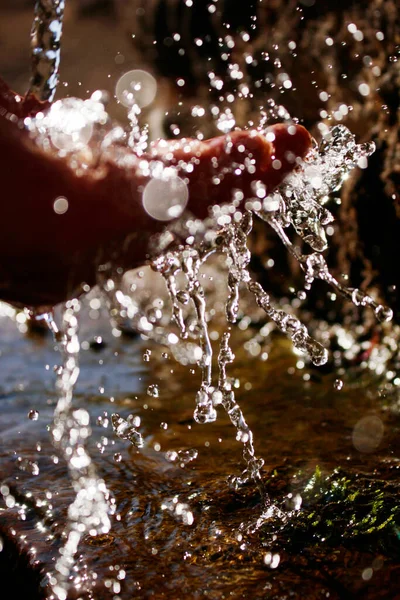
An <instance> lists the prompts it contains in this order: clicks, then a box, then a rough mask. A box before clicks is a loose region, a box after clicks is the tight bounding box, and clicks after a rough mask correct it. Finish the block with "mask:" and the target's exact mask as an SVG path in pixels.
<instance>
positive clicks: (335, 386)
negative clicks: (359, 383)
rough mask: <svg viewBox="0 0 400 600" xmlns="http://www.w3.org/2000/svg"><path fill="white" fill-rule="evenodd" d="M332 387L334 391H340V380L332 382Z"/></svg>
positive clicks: (341, 383) (341, 382)
mask: <svg viewBox="0 0 400 600" xmlns="http://www.w3.org/2000/svg"><path fill="white" fill-rule="evenodd" d="M333 387H334V388H335V390H338V391H340V390H341V389H342V388H343V381H342V380H341V379H335V381H334V382H333Z"/></svg>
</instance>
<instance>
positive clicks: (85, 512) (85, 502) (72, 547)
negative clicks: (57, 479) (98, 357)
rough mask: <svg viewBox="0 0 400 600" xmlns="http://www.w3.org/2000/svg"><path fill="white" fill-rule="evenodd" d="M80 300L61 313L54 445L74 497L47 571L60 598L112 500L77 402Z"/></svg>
mask: <svg viewBox="0 0 400 600" xmlns="http://www.w3.org/2000/svg"><path fill="white" fill-rule="evenodd" d="M79 310H80V303H79V302H78V301H74V302H70V303H68V304H67V306H66V308H65V310H64V313H63V322H62V328H61V331H62V338H61V342H59V344H60V345H61V352H62V355H63V366H62V369H61V370H60V372H59V374H58V378H57V383H56V387H57V391H58V402H57V406H56V408H55V411H54V419H53V425H52V429H51V435H52V440H53V444H54V446H55V448H56V449H57V450H59V451H60V452H61V453H62V455H63V457H64V459H65V460H66V462H67V465H68V471H69V476H70V479H71V482H72V486H73V488H74V491H75V500H74V501H73V503H72V504H71V505H70V506H69V508H68V520H67V525H66V528H65V532H64V533H65V536H66V542H65V543H64V545H63V547H62V549H61V550H60V554H59V556H58V558H57V560H56V563H55V566H54V571H53V573H51V574H50V575H49V583H50V586H51V589H52V591H53V593H54V594H55V596H56V598H58V599H59V600H65V599H66V598H67V594H68V589H69V579H70V576H71V569H72V566H73V565H74V557H75V554H76V552H77V550H78V546H79V543H80V541H81V539H82V536H84V535H88V534H89V535H91V536H96V535H99V534H104V533H107V532H108V531H109V530H110V528H111V522H110V518H109V514H110V512H111V505H110V502H109V498H108V496H109V494H108V490H107V488H106V484H105V482H104V481H103V480H102V479H100V478H99V477H98V476H97V474H96V470H95V467H94V465H93V463H92V460H91V457H90V455H89V453H88V451H87V440H88V438H89V437H90V434H91V429H90V417H89V413H88V412H87V411H86V410H84V409H82V408H75V407H74V406H73V391H74V385H75V383H76V380H77V378H78V375H79V363H78V357H79V349H80V345H79V338H78V313H79Z"/></svg>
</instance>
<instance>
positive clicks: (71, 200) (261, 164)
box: [0, 79, 311, 307]
mask: <svg viewBox="0 0 400 600" xmlns="http://www.w3.org/2000/svg"><path fill="white" fill-rule="evenodd" d="M47 108H48V107H47V106H46V105H43V104H41V103H39V102H37V100H36V99H35V98H34V97H33V96H30V97H27V98H20V97H17V96H16V95H15V94H14V93H13V92H12V91H10V89H9V88H8V86H7V85H6V84H5V83H4V82H2V81H1V79H0V178H1V190H2V204H1V216H2V223H3V231H2V235H1V238H0V257H1V258H0V298H1V299H3V300H6V301H9V302H12V303H14V304H16V305H23V306H29V307H43V306H53V305H55V304H57V303H59V302H61V301H65V300H67V299H68V298H72V297H74V296H75V295H76V294H79V293H80V292H81V291H82V289H83V284H86V285H88V286H93V285H94V284H95V283H96V275H97V270H98V267H99V265H100V264H103V263H106V262H109V261H112V262H113V264H114V265H115V267H122V268H123V269H128V268H134V267H136V266H139V265H140V264H143V263H144V262H145V261H146V259H147V258H148V254H147V253H148V242H149V239H150V238H151V236H152V235H153V234H155V233H157V232H159V231H161V230H162V228H163V227H164V226H165V225H166V221H165V220H163V221H160V220H158V219H156V218H153V217H152V216H150V214H149V213H148V212H147V211H146V210H145V206H144V203H143V190H144V188H145V186H146V184H147V183H148V182H149V180H150V179H151V177H150V175H149V174H148V173H147V174H146V169H145V170H143V168H142V166H141V165H143V161H148V163H149V164H150V163H153V161H158V162H159V163H160V164H161V166H165V167H167V166H173V167H174V169H175V172H176V174H177V175H178V176H179V177H180V178H181V179H182V180H184V182H185V183H186V185H187V192H188V203H187V209H188V210H189V211H190V212H191V213H192V214H193V215H194V216H195V217H197V218H204V217H206V216H207V214H208V210H209V208H210V207H211V206H213V205H215V204H222V203H227V202H230V201H231V200H232V198H233V193H234V191H235V190H241V191H242V192H243V196H244V201H245V200H246V199H250V198H252V197H253V196H254V192H253V191H252V183H253V182H255V181H261V182H262V183H263V184H264V185H265V187H266V193H270V192H271V191H272V190H273V189H274V188H275V187H276V186H278V185H279V184H280V183H281V182H282V180H283V179H284V178H285V176H286V175H287V174H288V173H289V172H290V171H291V170H292V169H293V168H294V167H295V166H296V158H297V157H300V158H303V157H304V156H305V154H306V153H307V151H308V150H309V148H310V142H311V138H310V135H309V134H308V132H307V131H306V130H305V129H304V128H303V127H302V126H300V125H292V126H291V127H287V126H286V125H284V124H277V125H273V126H272V127H270V128H269V129H268V134H273V135H268V136H267V137H268V139H267V137H266V132H263V133H261V132H259V131H256V130H248V131H242V130H236V131H233V132H232V133H230V134H229V135H228V136H226V135H225V136H220V137H217V138H213V139H211V140H207V141H205V142H200V141H198V140H188V139H184V140H170V141H159V142H156V143H154V144H152V145H151V146H150V148H149V151H148V152H146V153H145V154H144V155H142V156H140V157H139V156H137V155H135V153H134V152H133V151H132V150H131V149H129V147H126V148H125V149H124V152H125V154H126V155H128V154H129V160H128V161H126V163H123V162H122V163H121V161H120V160H114V159H113V157H112V154H110V152H107V153H104V154H103V155H100V159H99V161H98V162H97V164H96V166H94V167H90V168H88V169H87V170H86V171H85V172H84V173H83V174H82V173H81V174H78V173H77V170H75V169H73V168H72V167H71V165H70V164H69V162H68V161H67V160H66V158H65V156H64V157H62V156H60V155H59V152H58V151H57V148H50V149H49V150H48V151H44V149H43V148H40V147H39V146H38V145H37V144H36V143H35V139H34V137H32V136H31V135H29V132H28V131H27V130H26V128H25V127H24V125H23V119H24V118H25V117H27V116H33V115H35V114H36V113H37V112H38V111H42V110H45V109H47ZM268 140H270V141H268ZM249 161H252V167H251V168H248V166H249V164H250V163H249ZM188 163H195V164H193V170H191V172H187V170H185V168H184V167H182V166H181V165H182V164H185V165H187V164H188ZM216 178H218V180H219V183H218V184H216ZM59 198H63V199H66V200H67V203H66V205H65V203H64V205H63V207H64V208H65V206H67V209H66V210H63V211H57V210H56V206H57V205H56V204H55V201H56V200H57V199H59ZM160 200H162V193H161V198H160ZM171 220H172V219H171Z"/></svg>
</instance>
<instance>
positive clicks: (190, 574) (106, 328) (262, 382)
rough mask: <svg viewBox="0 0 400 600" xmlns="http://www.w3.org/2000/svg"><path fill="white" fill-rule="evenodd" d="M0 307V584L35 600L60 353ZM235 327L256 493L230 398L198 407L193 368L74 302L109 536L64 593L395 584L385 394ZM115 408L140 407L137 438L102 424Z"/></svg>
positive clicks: (392, 415) (325, 594) (393, 477)
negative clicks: (256, 343)
mask: <svg viewBox="0 0 400 600" xmlns="http://www.w3.org/2000/svg"><path fill="white" fill-rule="evenodd" d="M6 312H7V310H5V309H3V316H2V317H1V319H0V330H1V336H0V361H1V372H2V377H1V382H0V394H1V395H0V402H1V408H2V410H1V417H0V440H1V450H0V474H1V492H2V497H0V498H1V499H0V507H1V508H0V536H1V541H2V543H1V545H2V552H1V553H0V573H1V581H2V587H3V590H8V592H6V595H2V597H3V598H4V599H6V598H7V599H8V598H10V599H11V598H18V597H24V598H27V599H28V598H29V600H35V599H36V598H46V597H51V596H49V595H48V594H49V589H48V587H47V586H48V574H49V573H50V572H51V570H52V568H53V567H54V563H55V561H56V560H57V556H58V553H59V549H60V547H61V546H62V543H63V540H62V532H63V530H64V526H65V522H66V516H67V510H68V506H69V505H70V504H71V503H72V501H73V499H74V491H73V489H72V487H71V484H70V481H69V478H68V474H67V468H66V464H65V463H64V462H63V460H62V459H61V458H57V457H56V453H55V450H54V447H53V446H52V444H51V441H50V434H49V431H48V426H49V425H50V423H51V419H52V413H53V410H54V406H55V403H56V397H55V391H54V380H55V369H56V367H55V363H57V362H58V361H59V355H58V353H57V352H56V351H55V350H54V342H53V341H52V339H51V337H50V336H49V335H47V334H44V333H43V332H42V333H40V331H39V332H36V333H35V332H34V331H33V332H32V331H28V333H21V331H19V330H18V328H17V323H16V322H15V320H12V319H10V318H8V317H7V316H4V313H6ZM21 321H23V318H21ZM19 328H20V329H22V330H24V329H25V324H24V323H23V322H22V323H20V324H19ZM250 329H251V328H250ZM217 335H218V333H217V331H216V333H215V334H213V336H214V337H216V336H217ZM248 337H249V330H247V331H240V329H238V328H235V330H234V332H233V334H232V339H231V345H232V349H233V351H234V352H235V354H236V360H235V362H234V364H233V366H231V372H230V375H231V376H232V377H234V378H235V379H234V387H235V393H236V399H237V401H238V403H239V405H240V407H241V408H242V410H243V413H244V416H245V418H246V420H247V422H248V424H249V427H250V429H251V430H252V432H253V434H254V443H255V449H256V454H257V456H259V457H262V458H263V459H264V461H265V465H264V467H263V469H262V486H263V490H262V491H263V494H265V497H264V499H262V497H261V495H260V490H259V489H258V488H257V487H256V485H255V484H253V483H247V484H246V485H244V486H243V487H242V488H240V489H238V490H235V489H233V488H232V486H230V485H229V482H228V478H229V477H232V476H235V475H239V474H240V472H241V470H242V469H243V466H244V465H243V460H242V455H241V454H242V452H241V450H242V448H241V444H240V443H238V442H237V441H236V440H235V430H234V428H233V427H232V425H231V423H230V422H229V419H228V417H227V416H226V415H225V413H224V412H223V411H218V412H219V414H218V419H217V421H216V422H215V423H211V424H205V425H200V424H197V423H196V422H195V421H194V420H193V408H194V399H195V395H196V391H197V390H198V385H199V372H198V370H193V369H192V370H191V369H190V368H189V367H188V366H182V365H180V364H178V363H177V362H176V361H175V360H174V359H173V358H172V357H170V356H168V350H167V351H166V349H165V348H162V347H160V346H157V345H155V344H152V343H151V342H149V341H147V342H144V341H143V340H142V339H141V338H140V337H128V336H121V337H119V338H116V337H114V336H113V335H112V330H111V327H110V325H109V322H108V320H107V318H105V316H104V315H102V314H101V312H100V311H98V310H93V309H90V307H89V308H88V307H86V309H84V310H83V314H82V327H81V334H80V339H81V346H82V349H81V352H80V366H81V374H80V378H79V380H78V383H77V387H76V392H75V395H74V406H75V407H76V408H77V409H80V408H84V409H86V410H87V411H88V412H89V414H90V418H91V427H92V434H91V436H90V441H89V450H90V453H91V456H92V460H93V462H94V464H95V466H96V469H97V473H98V476H99V477H102V478H103V479H104V481H105V483H106V485H107V488H108V489H109V490H110V493H111V495H112V498H113V499H112V504H113V506H114V508H115V514H114V515H113V516H112V517H111V518H112V528H111V531H110V532H109V533H107V534H104V535H100V536H97V537H90V536H85V537H84V539H83V541H82V543H81V545H80V546H79V551H78V555H77V556H76V561H75V565H74V566H73V568H72V574H71V579H70V584H71V587H70V591H69V594H68V599H71V600H72V599H78V598H82V599H85V600H86V599H89V598H93V599H103V598H104V599H108V598H110V599H111V598H112V599H113V600H118V599H121V600H123V599H128V598H129V599H130V598H152V599H158V598H166V599H170V600H175V599H177V598H182V597H185V598H188V599H192V598H193V599H197V598H210V599H216V600H219V599H223V598H238V599H239V598H269V599H271V600H272V599H282V600H283V599H286V598H294V599H297V598H298V599H304V598H307V599H313V598H330V599H344V598H363V599H370V598H371V599H372V598H388V599H393V598H397V597H399V595H398V594H399V592H398V581H399V571H400V563H399V560H398V556H399V546H400V541H399V538H400V515H399V507H398V488H399V482H400V471H399V469H400V462H399V458H398V456H399V436H398V429H399V417H398V404H397V399H396V398H395V397H393V394H392V395H391V397H387V398H385V394H384V392H383V391H382V390H383V389H384V387H383V385H382V382H378V381H377V376H376V374H375V375H374V376H372V375H371V374H369V373H367V372H362V371H361V370H360V369H359V368H358V367H356V366H354V368H353V369H349V370H347V372H346V373H345V376H342V380H343V385H342V386H341V385H339V384H338V382H337V375H336V374H335V373H334V372H330V369H329V368H328V367H324V368H322V369H321V368H315V367H312V368H311V367H308V366H307V365H305V366H302V365H303V364H304V363H302V361H301V360H299V357H298V356H297V357H296V356H295V355H294V354H293V351H292V348H291V345H290V344H289V343H288V342H287V340H284V339H283V338H278V337H277V339H276V340H275V343H274V346H273V349H272V350H271V353H270V356H269V358H268V360H266V361H260V360H259V359H257V360H256V359H253V358H251V357H249V355H248V354H247V353H246V352H245V351H244V350H243V344H244V342H245V340H246V339H247V338H248ZM296 365H297V366H296ZM113 413H118V414H119V415H120V416H121V417H122V418H125V419H126V418H127V417H128V416H129V415H132V417H135V423H136V424H138V423H139V419H140V425H138V430H139V431H140V433H141V434H142V436H143V441H144V446H143V448H141V449H137V448H136V447H134V446H131V445H130V444H129V442H128V441H127V440H122V439H119V438H118V437H117V436H116V435H115V433H114V431H113V429H112V427H111V415H112V414H113ZM138 418H139V419H138Z"/></svg>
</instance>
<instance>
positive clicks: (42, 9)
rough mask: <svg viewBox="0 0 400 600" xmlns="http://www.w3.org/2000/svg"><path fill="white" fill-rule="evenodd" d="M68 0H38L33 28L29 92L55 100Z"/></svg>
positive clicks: (41, 97)
mask: <svg viewBox="0 0 400 600" xmlns="http://www.w3.org/2000/svg"><path fill="white" fill-rule="evenodd" d="M64 7H65V0H37V1H36V3H35V12H34V20H33V25H32V30H31V52H32V54H31V60H32V76H31V82H30V87H29V93H31V94H34V95H35V96H36V98H37V99H38V100H40V101H42V102H44V101H50V102H51V101H52V100H53V98H54V95H55V93H56V89H57V84H58V69H59V66H60V54H61V34H62V22H63V17H64Z"/></svg>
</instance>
